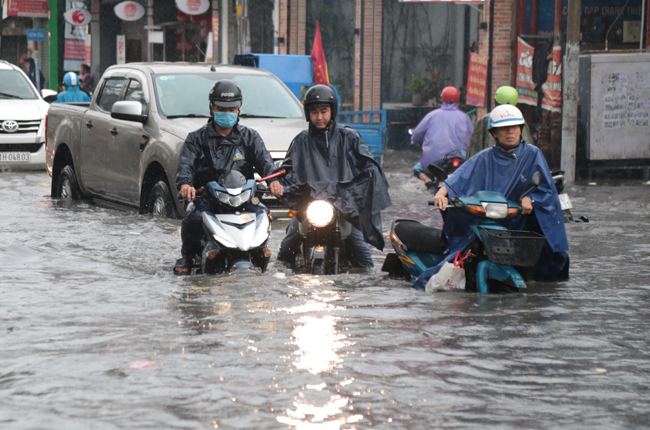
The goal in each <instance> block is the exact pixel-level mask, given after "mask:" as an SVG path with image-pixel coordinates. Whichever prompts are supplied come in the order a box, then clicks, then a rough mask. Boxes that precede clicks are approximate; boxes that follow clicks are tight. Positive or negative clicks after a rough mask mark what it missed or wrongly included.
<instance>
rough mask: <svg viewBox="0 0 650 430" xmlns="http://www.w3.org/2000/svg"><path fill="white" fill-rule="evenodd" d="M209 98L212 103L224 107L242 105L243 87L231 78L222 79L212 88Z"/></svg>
mask: <svg viewBox="0 0 650 430" xmlns="http://www.w3.org/2000/svg"><path fill="white" fill-rule="evenodd" d="M208 98H209V99H210V103H212V104H214V105H216V106H220V107H224V108H230V107H235V106H241V104H242V95H241V88H239V85H237V84H236V83H235V82H234V81H231V80H230V79H221V80H219V81H217V82H215V83H214V84H213V85H212V88H210V95H209V96H208Z"/></svg>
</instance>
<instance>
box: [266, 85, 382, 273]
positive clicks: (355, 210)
mask: <svg viewBox="0 0 650 430" xmlns="http://www.w3.org/2000/svg"><path fill="white" fill-rule="evenodd" d="M304 109H305V116H306V118H307V121H308V122H309V129H308V130H305V131H302V132H301V133H300V134H298V136H296V137H295V138H294V139H293V142H291V146H290V147H289V151H287V155H286V158H285V159H284V161H283V163H282V164H283V165H286V166H290V167H291V172H292V173H291V174H290V175H289V176H287V177H286V178H285V179H283V182H285V183H286V184H288V186H287V187H286V189H285V194H287V195H288V197H289V198H291V196H292V193H294V192H298V191H301V190H302V189H304V188H305V187H307V188H309V189H310V190H312V191H314V192H323V193H327V192H329V190H335V191H332V193H334V194H333V195H331V196H330V197H333V200H335V201H334V202H332V203H333V204H334V206H335V207H337V209H338V210H339V211H341V212H342V213H343V214H344V215H345V216H346V217H347V218H348V219H349V221H350V222H351V223H352V225H353V227H352V233H351V234H350V236H349V237H348V238H347V243H348V245H349V246H350V247H351V251H352V259H353V263H354V264H355V265H356V266H359V267H373V265H374V263H373V261H372V257H371V255H370V250H369V249H368V245H367V243H370V244H371V245H373V246H375V247H376V248H378V249H383V247H384V238H383V233H382V226H381V218H380V212H381V211H382V210H383V209H385V208H387V207H388V206H390V197H389V196H388V181H387V180H386V177H385V176H384V173H383V172H382V169H381V167H380V166H379V164H378V163H377V161H376V160H375V158H374V157H373V155H372V153H371V152H370V149H369V148H368V146H367V145H366V144H365V143H364V142H363V139H361V136H360V135H359V133H357V132H356V131H354V130H353V129H351V128H349V127H346V126H343V125H340V124H338V123H337V122H336V114H337V110H338V101H337V97H336V94H335V92H334V91H333V90H332V89H331V88H329V87H327V86H325V85H315V86H313V87H311V88H310V89H309V90H308V91H307V92H306V93H305V98H304ZM342 183H346V184H345V191H342V189H343V187H341V184H342ZM316 190H318V191H316ZM336 193H339V194H336ZM341 193H342V194H341ZM299 224H300V223H299V222H298V220H297V219H296V218H295V217H294V218H293V219H292V220H291V223H290V224H289V226H288V227H287V235H286V237H285V238H284V239H283V240H282V244H281V245H280V252H279V253H278V260H279V261H281V262H285V263H287V264H288V265H293V264H294V262H295V257H296V255H297V253H298V252H299V251H300V246H301V244H302V240H303V238H302V236H301V235H300V232H299V231H298V228H299Z"/></svg>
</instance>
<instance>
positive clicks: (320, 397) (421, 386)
mask: <svg viewBox="0 0 650 430" xmlns="http://www.w3.org/2000/svg"><path fill="white" fill-rule="evenodd" d="M417 158H418V157H417V154H415V153H411V152H404V151H400V152H394V153H389V154H388V155H387V160H386V163H385V164H386V165H385V167H386V172H387V176H388V178H389V181H390V183H391V190H390V191H391V197H392V199H393V207H391V208H390V209H389V210H388V211H387V212H386V213H385V214H384V216H383V218H384V226H385V231H388V227H389V226H390V222H391V221H392V220H393V219H395V218H398V217H402V218H414V219H419V220H421V221H423V222H426V223H428V224H430V225H440V222H441V221H440V217H439V216H438V215H437V214H436V213H435V212H434V211H432V210H430V209H429V208H428V207H427V206H426V200H427V199H429V198H431V196H432V195H431V194H429V193H427V191H426V190H425V188H424V186H423V185H422V184H420V183H418V182H417V181H416V180H415V179H414V178H413V177H412V175H411V166H412V165H413V164H414V163H415V161H417ZM49 191H50V179H49V177H48V176H47V174H46V173H44V172H22V173H21V172H1V173H0V201H1V202H2V204H0V220H2V221H0V226H1V234H0V238H1V239H0V268H1V270H2V274H1V276H0V345H1V346H2V347H1V348H0V428H2V429H66V430H70V429H89V428H92V429H154V428H155V429H208V428H219V429H290V428H295V429H300V430H305V429H309V430H312V429H319V430H320V429H323V430H330V429H366V428H381V429H389V428H391V429H393V428H394V429H415V428H421V429H425V428H442V427H451V428H500V429H522V428H526V429H548V428H563V429H584V428H590V429H594V428H598V429H614V428H616V429H620V428H630V429H632V428H647V427H648V425H650V408H649V404H650V388H649V387H650V357H649V354H650V353H649V351H650V345H649V343H650V330H649V329H650V318H649V317H650V315H649V313H650V311H649V309H650V299H649V298H648V297H649V293H650V274H649V273H650V271H649V270H648V266H649V265H650V185H648V186H642V185H641V181H636V182H633V183H629V184H628V185H618V186H612V185H601V184H599V185H598V186H588V185H581V186H577V187H574V188H571V189H569V190H568V191H569V193H570V195H571V198H572V201H573V204H574V206H575V209H574V211H573V212H574V214H575V215H576V216H581V215H584V216H586V217H587V218H588V219H589V220H590V222H589V223H573V224H567V231H568V235H569V242H570V245H571V251H570V255H571V279H570V280H569V281H568V282H565V283H558V284H541V283H539V284H531V285H529V288H528V290H527V292H525V293H523V294H511V295H479V294H475V293H465V292H459V291H453V292H444V293H433V294H431V293H425V292H422V291H416V290H413V289H411V288H410V283H408V282H404V281H400V280H396V279H389V278H387V277H385V276H384V275H383V274H382V273H381V271H380V267H381V263H382V261H383V258H384V255H385V254H384V253H381V252H379V251H373V256H374V258H375V265H376V267H375V269H374V270H373V271H372V272H370V273H365V274H344V275H339V276H325V277H312V276H305V275H293V274H291V273H289V272H287V271H286V270H285V269H282V268H280V267H277V266H276V265H275V264H273V263H272V264H271V266H270V268H269V271H268V272H267V273H265V274H257V273H237V274H232V275H227V276H212V277H208V276H202V275H195V276H190V277H177V276H174V275H173V274H172V273H171V266H172V264H173V262H174V260H175V259H176V258H177V257H178V255H179V253H180V234H179V226H180V222H179V221H169V220H167V221H161V220H156V219H152V218H150V217H147V216H142V215H138V214H137V213H135V212H130V211H120V210H116V209H112V208H104V207H101V206H98V205H95V204H92V203H88V202H73V203H68V202H62V201H53V200H51V199H50V197H49ZM283 225H286V224H283V223H281V222H276V223H275V224H274V231H273V232H272V244H273V245H272V247H273V249H274V256H275V252H276V251H277V248H278V247H279V243H280V240H281V239H282V236H283V230H282V227H283ZM389 247H390V245H389ZM385 251H389V249H385ZM274 258H275V257H273V259H274Z"/></svg>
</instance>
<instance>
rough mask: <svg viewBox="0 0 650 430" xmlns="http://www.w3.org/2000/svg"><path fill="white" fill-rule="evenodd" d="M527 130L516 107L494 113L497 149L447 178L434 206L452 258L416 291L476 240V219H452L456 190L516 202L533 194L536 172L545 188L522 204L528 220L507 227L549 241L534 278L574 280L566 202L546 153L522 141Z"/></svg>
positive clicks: (456, 216)
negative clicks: (490, 194) (440, 216)
mask: <svg viewBox="0 0 650 430" xmlns="http://www.w3.org/2000/svg"><path fill="white" fill-rule="evenodd" d="M524 124H525V121H524V117H523V115H522V113H521V111H520V110H519V109H517V108H516V107H514V106H511V105H501V106H497V107H496V108H494V110H493V111H492V112H491V113H490V117H489V121H488V126H487V128H488V130H489V132H490V134H492V136H493V137H494V139H495V141H496V145H494V146H493V147H492V148H490V149H488V150H485V151H481V152H480V153H479V154H477V155H476V156H474V157H472V158H470V159H468V160H467V161H465V163H463V164H462V165H461V166H460V167H459V168H458V170H456V171H455V172H454V173H453V174H452V175H451V176H449V177H448V178H447V180H446V184H443V185H441V186H440V188H439V189H438V191H437V192H436V195H435V197H434V202H435V205H436V207H438V208H439V209H440V210H441V212H442V214H443V218H444V225H443V233H444V237H445V240H446V241H447V243H448V244H449V248H448V251H449V253H448V254H446V258H445V259H444V261H443V262H442V263H441V264H439V265H437V266H435V267H433V268H431V269H427V270H426V271H425V272H423V273H422V275H421V276H420V278H418V280H417V281H416V284H415V285H414V286H416V287H418V288H423V287H424V285H426V282H427V281H428V280H429V278H430V277H431V276H433V275H434V274H436V273H437V271H438V270H439V269H440V267H441V266H442V264H444V262H446V261H449V260H450V259H453V256H454V255H456V252H457V251H461V252H463V251H464V250H465V249H466V248H467V247H468V246H470V244H471V243H472V241H473V240H474V238H475V234H474V232H473V231H472V229H471V227H470V224H471V222H472V219H473V218H472V217H471V216H470V215H466V214H463V213H460V212H458V211H454V212H451V213H447V206H448V204H449V200H448V197H452V198H453V197H456V194H455V193H454V191H453V190H455V191H456V192H457V193H458V197H469V196H473V195H474V194H475V193H476V192H478V191H495V192H498V193H501V194H503V195H504V196H505V197H506V198H507V199H508V200H511V201H515V202H516V201H518V200H519V198H520V196H521V195H523V194H524V193H525V192H526V191H528V189H529V188H530V181H531V178H532V176H533V174H534V173H535V172H540V174H541V180H540V184H539V186H538V187H537V188H535V189H534V190H532V191H531V192H530V193H528V194H527V195H526V196H525V197H523V198H522V199H521V203H520V204H521V206H522V208H523V211H522V213H523V214H524V215H527V216H523V217H513V218H508V219H504V220H502V222H501V225H503V226H504V227H506V228H507V229H508V230H521V229H523V228H524V225H525V224H526V225H527V229H530V230H531V231H535V232H537V233H540V234H542V235H544V236H546V243H545V245H544V248H543V250H542V254H541V256H540V258H539V261H538V263H537V268H536V272H535V275H534V278H535V279H536V280H564V279H567V278H568V277H569V255H568V254H567V252H566V251H567V250H568V249H569V243H568V240H567V235H566V230H565V228H564V221H563V220H562V208H561V206H560V200H559V198H558V195H557V191H556V190H555V184H554V182H553V177H552V176H551V172H550V170H549V168H548V164H547V163H546V159H545V158H544V155H543V154H542V151H541V150H540V149H539V148H537V147H535V146H533V145H530V144H528V143H527V142H525V141H524V140H522V139H521V130H522V128H523V127H524ZM447 184H448V185H447ZM452 188H453V190H452Z"/></svg>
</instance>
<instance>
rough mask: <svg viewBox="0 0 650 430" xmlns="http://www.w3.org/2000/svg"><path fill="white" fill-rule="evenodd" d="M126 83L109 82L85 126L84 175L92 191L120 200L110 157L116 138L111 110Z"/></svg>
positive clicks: (83, 139) (114, 80) (120, 80)
mask: <svg viewBox="0 0 650 430" xmlns="http://www.w3.org/2000/svg"><path fill="white" fill-rule="evenodd" d="M125 82H126V78H124V77H116V78H109V79H107V80H106V81H105V82H104V84H103V85H102V88H101V89H100V90H99V91H100V93H99V94H98V95H97V100H96V101H95V105H94V107H93V106H91V108H90V109H88V110H87V111H86V114H85V115H84V118H83V124H82V125H81V154H82V157H83V163H82V164H81V174H82V176H83V180H84V183H85V184H86V186H87V187H88V189H89V190H90V191H92V192H93V193H95V194H98V195H101V196H105V197H112V198H115V197H117V196H116V195H115V194H114V192H113V190H114V187H113V186H112V184H113V183H114V179H113V176H114V173H113V169H114V165H113V164H112V163H111V160H110V158H109V143H110V142H111V140H112V139H113V134H112V133H111V129H112V128H113V125H112V122H113V119H112V118H111V108H112V107H113V104H114V103H115V102H116V101H118V100H119V99H120V97H121V96H122V92H123V90H124V87H125Z"/></svg>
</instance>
